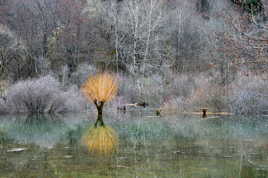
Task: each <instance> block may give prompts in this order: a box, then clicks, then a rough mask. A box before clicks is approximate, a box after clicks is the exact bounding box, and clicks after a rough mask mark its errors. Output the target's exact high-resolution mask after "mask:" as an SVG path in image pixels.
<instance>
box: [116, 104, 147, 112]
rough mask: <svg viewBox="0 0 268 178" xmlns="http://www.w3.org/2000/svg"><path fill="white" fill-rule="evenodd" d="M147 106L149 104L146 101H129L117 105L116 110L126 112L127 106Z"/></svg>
mask: <svg viewBox="0 0 268 178" xmlns="http://www.w3.org/2000/svg"><path fill="white" fill-rule="evenodd" d="M147 106H149V104H148V103H146V102H140V103H130V104H125V105H123V106H118V107H117V110H119V111H123V112H126V111H127V109H128V108H131V107H144V108H146V107H147Z"/></svg>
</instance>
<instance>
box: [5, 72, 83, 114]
mask: <svg viewBox="0 0 268 178" xmlns="http://www.w3.org/2000/svg"><path fill="white" fill-rule="evenodd" d="M73 92H74V90H70V91H67V92H64V91H62V90H61V87H60V83H59V82H58V81H57V80H56V79H55V78H53V77H52V76H50V75H48V76H45V77H41V78H38V79H32V80H25V81H19V82H17V83H16V84H14V85H12V86H11V87H10V88H9V90H8V92H7V102H8V106H9V107H10V108H11V109H10V111H11V112H13V113H30V114H36V113H46V112H49V113H58V112H68V111H73V110H76V111H77V110H78V109H77V108H78V107H79V106H81V105H78V106H76V108H75V107H74V105H76V104H77V99H78V100H82V99H81V98H82V97H78V95H80V94H79V93H78V91H75V92H77V93H78V94H77V95H76V94H74V93H73ZM71 101H72V102H73V103H71ZM81 107H82V106H81Z"/></svg>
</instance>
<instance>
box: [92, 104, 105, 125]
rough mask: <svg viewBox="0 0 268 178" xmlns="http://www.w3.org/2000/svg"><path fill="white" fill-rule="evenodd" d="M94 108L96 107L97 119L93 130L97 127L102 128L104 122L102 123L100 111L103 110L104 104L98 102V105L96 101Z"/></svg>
mask: <svg viewBox="0 0 268 178" xmlns="http://www.w3.org/2000/svg"><path fill="white" fill-rule="evenodd" d="M94 103H95V105H96V107H97V111H98V117H97V120H96V122H95V125H94V126H95V128H97V127H98V125H99V126H101V127H104V122H103V118H102V109H103V105H104V102H102V101H101V102H100V103H98V102H97V101H95V102H94Z"/></svg>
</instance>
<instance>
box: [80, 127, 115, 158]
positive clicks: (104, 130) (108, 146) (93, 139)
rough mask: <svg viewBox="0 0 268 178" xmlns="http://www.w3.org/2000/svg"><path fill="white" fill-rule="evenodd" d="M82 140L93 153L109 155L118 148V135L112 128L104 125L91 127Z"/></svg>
mask: <svg viewBox="0 0 268 178" xmlns="http://www.w3.org/2000/svg"><path fill="white" fill-rule="evenodd" d="M82 142H83V144H85V145H86V146H87V147H88V150H89V151H90V152H91V153H96V154H104V155H108V154H110V153H113V152H115V151H116V150H117V145H118V137H117V134H116V132H115V131H114V130H113V129H112V128H110V127H108V126H104V127H97V128H93V129H90V130H89V131H88V132H87V133H86V134H85V135H84V137H83V138H82Z"/></svg>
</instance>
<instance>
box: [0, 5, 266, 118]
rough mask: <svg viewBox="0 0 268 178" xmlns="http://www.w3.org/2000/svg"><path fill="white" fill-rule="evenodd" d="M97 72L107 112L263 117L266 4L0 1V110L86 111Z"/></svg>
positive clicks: (12, 111) (264, 110)
mask: <svg viewBox="0 0 268 178" xmlns="http://www.w3.org/2000/svg"><path fill="white" fill-rule="evenodd" d="M98 71H111V72H114V73H116V74H117V76H118V78H119V82H120V88H119V93H118V97H117V99H115V100H114V101H113V102H114V103H115V104H114V103H112V104H111V107H113V106H120V105H122V104H125V103H135V102H143V101H145V102H146V103H148V104H149V106H152V107H157V108H158V107H160V108H161V109H162V110H178V111H187V110H189V111H196V110H199V109H200V108H201V107H208V108H209V110H212V111H230V112H234V113H236V114H266V113H267V111H268V1H266V0H187V1H186V0H23V1H21V0H0V81H1V82H0V83H1V84H0V96H1V98H0V113H10V112H11V113H18V112H30V113H35V112H37V113H42V112H66V111H81V110H84V109H85V108H87V107H88V106H87V105H88V104H86V101H85V99H84V97H83V96H82V95H81V93H80V90H79V88H80V87H81V85H82V83H83V82H84V81H85V80H86V78H87V77H88V75H90V74H94V73H96V72H98Z"/></svg>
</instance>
